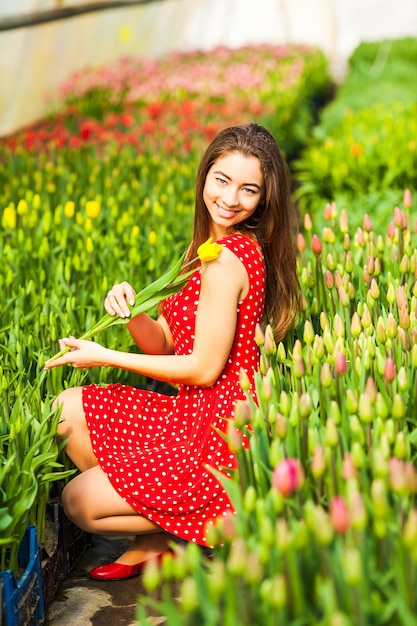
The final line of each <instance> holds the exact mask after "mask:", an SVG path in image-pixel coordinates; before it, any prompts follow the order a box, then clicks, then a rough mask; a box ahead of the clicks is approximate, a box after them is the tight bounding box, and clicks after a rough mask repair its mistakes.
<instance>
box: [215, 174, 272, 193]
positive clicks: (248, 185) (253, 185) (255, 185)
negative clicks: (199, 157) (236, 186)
mask: <svg viewBox="0 0 417 626" xmlns="http://www.w3.org/2000/svg"><path fill="white" fill-rule="evenodd" d="M213 174H217V175H219V176H223V178H227V180H232V179H231V178H230V176H228V175H227V174H225V173H224V172H222V171H221V170H216V171H215V172H213ZM243 186H244V187H256V188H257V189H261V186H260V185H258V183H243Z"/></svg>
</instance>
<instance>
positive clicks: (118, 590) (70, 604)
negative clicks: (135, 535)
mask: <svg viewBox="0 0 417 626" xmlns="http://www.w3.org/2000/svg"><path fill="white" fill-rule="evenodd" d="M129 543H130V542H129V539H124V538H123V539H121V538H109V537H95V538H94V541H93V543H92V545H91V546H89V547H87V548H86V549H85V550H84V552H83V554H82V555H81V557H80V560H79V561H78V563H77V565H76V566H75V568H74V569H73V570H72V571H71V573H70V574H69V576H68V577H67V578H66V579H65V580H64V581H63V582H62V583H61V585H60V586H59V588H58V591H57V594H56V596H55V599H54V600H53V601H52V603H51V604H50V606H49V608H48V610H47V615H46V620H45V626H90V625H91V626H137V621H136V610H137V606H138V601H139V596H140V595H145V594H147V592H146V591H145V589H144V587H143V585H142V582H141V577H140V576H138V577H137V578H131V579H130V580H126V581H117V582H99V581H94V580H91V579H90V578H89V576H88V571H89V570H90V569H92V568H93V567H94V566H96V565H100V564H102V563H107V562H109V561H114V560H115V559H116V558H117V557H118V556H120V554H121V553H122V552H124V550H125V549H126V548H127V546H128V545H129ZM156 595H157V592H156V594H155V595H153V597H156ZM153 615H154V616H153V617H151V618H150V619H149V623H150V624H152V626H157V625H159V624H164V623H165V618H164V617H162V616H161V615H157V614H155V613H154V614H153Z"/></svg>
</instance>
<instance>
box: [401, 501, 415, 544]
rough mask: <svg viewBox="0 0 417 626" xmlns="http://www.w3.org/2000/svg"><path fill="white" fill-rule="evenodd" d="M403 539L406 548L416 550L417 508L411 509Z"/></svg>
mask: <svg viewBox="0 0 417 626" xmlns="http://www.w3.org/2000/svg"><path fill="white" fill-rule="evenodd" d="M402 540H403V542H404V545H405V546H406V548H412V549H413V550H415V548H416V545H417V509H411V511H410V513H409V514H408V518H407V520H406V522H405V524H404V528H403V532H402Z"/></svg>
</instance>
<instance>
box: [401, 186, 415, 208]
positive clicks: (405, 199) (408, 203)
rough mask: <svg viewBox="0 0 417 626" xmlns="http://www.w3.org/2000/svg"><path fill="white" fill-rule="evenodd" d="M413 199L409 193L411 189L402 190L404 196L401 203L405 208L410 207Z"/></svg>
mask: <svg viewBox="0 0 417 626" xmlns="http://www.w3.org/2000/svg"><path fill="white" fill-rule="evenodd" d="M412 203H413V201H412V195H411V191H410V190H409V189H406V190H405V191H404V197H403V205H404V208H405V209H410V208H411V205H412Z"/></svg>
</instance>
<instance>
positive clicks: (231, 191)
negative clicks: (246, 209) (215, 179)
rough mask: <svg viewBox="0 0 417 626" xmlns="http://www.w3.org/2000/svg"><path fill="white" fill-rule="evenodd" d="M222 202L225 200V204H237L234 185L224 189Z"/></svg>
mask: <svg viewBox="0 0 417 626" xmlns="http://www.w3.org/2000/svg"><path fill="white" fill-rule="evenodd" d="M223 202H225V204H227V206H236V204H238V202H239V201H238V194H237V189H236V187H233V186H231V185H230V186H229V187H227V189H225V190H224V193H223Z"/></svg>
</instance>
